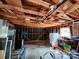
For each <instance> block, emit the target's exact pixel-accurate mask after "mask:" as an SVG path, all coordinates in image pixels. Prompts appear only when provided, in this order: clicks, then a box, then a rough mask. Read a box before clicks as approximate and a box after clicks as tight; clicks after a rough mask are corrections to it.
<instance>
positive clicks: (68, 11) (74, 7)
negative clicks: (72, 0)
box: [65, 2, 79, 14]
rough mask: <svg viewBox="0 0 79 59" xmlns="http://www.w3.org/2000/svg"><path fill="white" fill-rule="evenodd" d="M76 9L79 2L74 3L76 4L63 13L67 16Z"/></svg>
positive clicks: (78, 6)
mask: <svg viewBox="0 0 79 59" xmlns="http://www.w3.org/2000/svg"><path fill="white" fill-rule="evenodd" d="M78 8H79V2H78V3H76V4H74V5H72V6H71V7H70V8H68V9H67V10H66V11H65V13H66V14H68V13H70V12H73V11H75V10H76V9H78Z"/></svg>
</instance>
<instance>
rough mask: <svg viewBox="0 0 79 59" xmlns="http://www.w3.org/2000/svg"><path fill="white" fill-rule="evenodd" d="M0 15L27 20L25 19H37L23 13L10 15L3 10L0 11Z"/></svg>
mask: <svg viewBox="0 0 79 59" xmlns="http://www.w3.org/2000/svg"><path fill="white" fill-rule="evenodd" d="M0 15H2V16H4V17H7V18H14V19H18V18H19V19H22V20H25V19H26V20H27V19H33V20H37V18H36V17H31V16H25V15H12V14H6V13H3V12H0Z"/></svg>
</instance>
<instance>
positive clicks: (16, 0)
mask: <svg viewBox="0 0 79 59" xmlns="http://www.w3.org/2000/svg"><path fill="white" fill-rule="evenodd" d="M6 2H7V4H8V5H12V6H16V7H21V8H22V2H21V0H6ZM10 11H11V10H10ZM15 11H16V12H18V11H17V10H15ZM18 14H21V15H24V13H22V12H18Z"/></svg>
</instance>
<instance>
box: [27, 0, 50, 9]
mask: <svg viewBox="0 0 79 59" xmlns="http://www.w3.org/2000/svg"><path fill="white" fill-rule="evenodd" d="M26 1H28V2H31V3H34V4H37V5H41V6H44V7H46V8H49V6H50V4H49V3H47V2H45V1H43V0H26Z"/></svg>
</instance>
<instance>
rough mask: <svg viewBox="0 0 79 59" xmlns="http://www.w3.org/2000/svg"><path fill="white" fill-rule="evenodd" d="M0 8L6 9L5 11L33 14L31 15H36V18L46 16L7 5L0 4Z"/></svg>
mask: <svg viewBox="0 0 79 59" xmlns="http://www.w3.org/2000/svg"><path fill="white" fill-rule="evenodd" d="M0 8H7V9H11V10H17V11H20V12H23V13H29V14H33V15H38V16H45V15H46V14H43V13H39V12H36V11H32V10H28V9H23V8H20V7H14V6H12V5H7V4H0Z"/></svg>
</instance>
